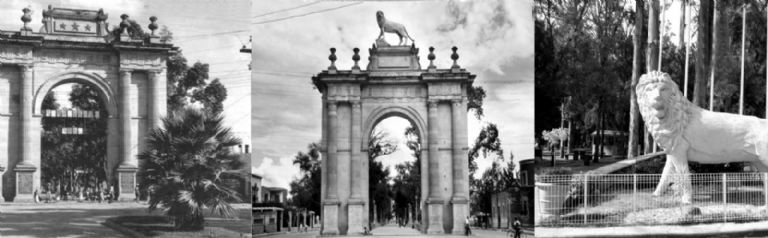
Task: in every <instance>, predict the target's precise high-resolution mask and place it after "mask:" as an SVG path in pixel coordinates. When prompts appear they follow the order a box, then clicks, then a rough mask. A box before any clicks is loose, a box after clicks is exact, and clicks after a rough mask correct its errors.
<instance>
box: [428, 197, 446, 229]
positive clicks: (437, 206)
mask: <svg viewBox="0 0 768 238" xmlns="http://www.w3.org/2000/svg"><path fill="white" fill-rule="evenodd" d="M427 206H428V207H429V226H428V227H427V234H445V230H444V229H445V228H443V207H444V206H445V204H443V201H440V200H430V201H427Z"/></svg>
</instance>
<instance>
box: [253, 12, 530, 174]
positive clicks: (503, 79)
mask: <svg viewBox="0 0 768 238" xmlns="http://www.w3.org/2000/svg"><path fill="white" fill-rule="evenodd" d="M531 6H532V1H506V0H489V1H386V2H381V1H375V2H362V3H361V2H351V1H341V2H317V1H308V0H307V1H302V0H289V1H270V2H266V1H255V2H254V4H253V9H252V10H253V17H251V18H250V19H251V20H250V23H251V24H252V27H253V32H254V38H253V41H254V44H253V60H254V70H253V76H254V80H253V88H252V93H253V103H252V111H253V114H252V131H253V147H254V155H253V157H252V158H253V166H254V170H255V171H256V172H257V173H260V174H262V175H263V176H264V177H265V179H264V185H265V186H281V187H287V185H288V183H289V182H290V181H291V179H293V177H294V176H296V175H297V174H298V172H299V170H298V168H296V167H294V166H293V165H292V164H291V160H292V159H293V156H294V155H296V153H297V152H298V151H305V150H306V147H307V145H308V144H309V143H312V142H318V141H319V140H320V135H321V129H320V122H321V99H320V94H319V92H318V91H317V90H315V89H314V88H313V86H312V84H311V79H310V77H311V76H312V75H313V74H316V73H318V72H320V71H321V70H322V69H325V68H327V67H328V65H329V61H328V60H327V58H328V54H329V51H328V49H329V48H331V47H336V48H337V49H338V52H337V55H338V57H339V60H338V61H337V62H336V64H337V67H339V68H340V69H349V68H350V67H351V66H352V64H353V62H352V60H351V56H352V48H354V47H359V48H361V49H362V50H361V58H362V59H364V60H362V61H361V63H362V64H363V65H365V64H367V62H365V61H366V60H365V59H367V51H366V50H365V49H367V48H369V47H370V46H371V44H372V43H373V42H374V40H375V38H376V37H377V36H378V33H379V32H378V28H377V26H376V21H375V12H376V11H377V10H382V11H384V13H385V14H386V16H387V18H388V19H390V20H393V21H396V22H400V23H402V24H404V25H405V26H406V28H407V29H408V32H409V33H410V35H411V36H412V37H413V38H415V39H416V47H418V48H421V51H420V57H421V59H422V62H421V64H422V65H427V64H428V62H427V61H426V58H427V57H426V55H427V54H428V50H427V48H429V46H434V47H435V48H436V50H435V54H436V55H437V59H436V60H435V64H436V65H437V66H438V67H440V68H448V67H450V65H451V63H452V62H451V59H450V57H449V55H450V47H452V46H454V45H455V46H458V47H459V51H458V53H459V55H460V59H459V61H458V63H459V65H461V66H462V67H464V68H467V69H468V70H469V71H470V72H473V73H475V74H477V79H476V80H475V85H480V86H482V87H483V88H485V89H486V90H487V93H488V96H487V97H486V99H485V105H484V108H485V110H486V113H485V114H486V116H485V118H483V121H478V120H476V119H474V117H472V116H471V115H468V117H469V118H470V120H469V137H470V140H471V141H474V138H475V137H476V136H477V133H478V131H479V129H480V128H481V127H482V125H483V124H484V123H485V122H493V123H496V124H498V126H499V129H500V130H501V131H500V138H501V140H502V147H503V149H504V150H505V152H504V156H505V157H507V158H508V157H509V154H510V153H513V154H514V156H515V159H516V160H518V159H521V158H523V159H525V158H532V157H533V133H534V132H533V114H534V113H533V108H534V107H533V98H534V97H533V78H534V77H533V53H534V52H533V19H532V14H531ZM388 37H390V38H388V39H389V41H390V42H391V41H394V40H395V39H394V37H392V36H388ZM395 124H397V123H395ZM395 126H397V125H395ZM471 141H468V142H467V144H468V145H469V144H470V143H471ZM489 163H490V162H489V161H488V160H481V161H480V163H479V166H481V168H485V167H487V166H488V165H489Z"/></svg>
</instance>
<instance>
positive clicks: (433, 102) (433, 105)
mask: <svg viewBox="0 0 768 238" xmlns="http://www.w3.org/2000/svg"><path fill="white" fill-rule="evenodd" d="M438 102H440V101H439V100H437V99H429V100H427V106H428V107H429V109H432V108H437V103H438Z"/></svg>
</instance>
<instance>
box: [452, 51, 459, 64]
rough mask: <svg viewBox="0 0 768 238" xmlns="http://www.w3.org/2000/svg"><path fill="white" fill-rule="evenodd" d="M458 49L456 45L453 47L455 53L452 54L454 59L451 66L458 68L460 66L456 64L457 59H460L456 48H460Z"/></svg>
mask: <svg viewBox="0 0 768 238" xmlns="http://www.w3.org/2000/svg"><path fill="white" fill-rule="evenodd" d="M458 49H459V48H457V47H456V46H454V47H452V48H451V50H452V51H453V54H451V59H452V60H453V66H451V68H458V67H459V65H458V64H456V60H458V59H459V54H458V53H456V50H458Z"/></svg>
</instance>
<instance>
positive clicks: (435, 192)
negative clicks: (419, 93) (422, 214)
mask: <svg viewBox="0 0 768 238" xmlns="http://www.w3.org/2000/svg"><path fill="white" fill-rule="evenodd" d="M437 104H438V102H437V101H436V100H430V101H429V102H428V103H427V107H428V108H429V112H428V114H429V115H428V121H429V122H428V124H429V125H428V127H429V142H428V143H429V197H428V198H427V204H428V205H427V206H428V212H429V214H428V216H429V226H428V227H427V233H429V234H442V233H443V200H442V196H441V193H440V171H439V169H437V168H439V162H440V161H439V159H440V158H439V156H438V148H437V147H438V145H439V143H438V139H439V136H438V133H439V132H438V130H437V129H438V128H437V124H438V118H437Z"/></svg>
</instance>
